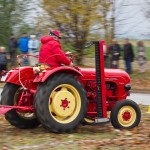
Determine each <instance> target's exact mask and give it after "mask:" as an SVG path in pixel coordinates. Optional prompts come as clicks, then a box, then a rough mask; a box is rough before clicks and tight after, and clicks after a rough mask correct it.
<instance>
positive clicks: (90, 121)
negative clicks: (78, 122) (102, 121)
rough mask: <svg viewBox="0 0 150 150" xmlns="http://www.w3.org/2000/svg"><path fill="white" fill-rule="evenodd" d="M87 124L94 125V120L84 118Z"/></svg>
mask: <svg viewBox="0 0 150 150" xmlns="http://www.w3.org/2000/svg"><path fill="white" fill-rule="evenodd" d="M84 120H85V122H87V123H94V120H92V119H89V118H84Z"/></svg>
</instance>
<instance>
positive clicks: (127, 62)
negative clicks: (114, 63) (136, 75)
mask: <svg viewBox="0 0 150 150" xmlns="http://www.w3.org/2000/svg"><path fill="white" fill-rule="evenodd" d="M125 66H126V72H127V73H128V74H131V73H132V61H131V58H126V59H125Z"/></svg>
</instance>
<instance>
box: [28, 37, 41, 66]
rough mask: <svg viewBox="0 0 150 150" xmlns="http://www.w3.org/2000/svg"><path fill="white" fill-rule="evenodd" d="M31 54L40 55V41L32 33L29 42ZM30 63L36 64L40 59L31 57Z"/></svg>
mask: <svg viewBox="0 0 150 150" xmlns="http://www.w3.org/2000/svg"><path fill="white" fill-rule="evenodd" d="M28 48H29V54H30V55H39V52H38V48H39V41H38V40H37V39H36V36H35V35H30V40H29V43H28ZM29 63H30V65H31V66H34V65H35V64H37V63H38V59H37V58H35V57H31V56H30V57H29Z"/></svg>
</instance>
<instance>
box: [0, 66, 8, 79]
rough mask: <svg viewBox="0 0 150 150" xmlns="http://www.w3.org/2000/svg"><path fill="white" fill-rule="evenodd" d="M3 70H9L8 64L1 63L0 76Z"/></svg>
mask: <svg viewBox="0 0 150 150" xmlns="http://www.w3.org/2000/svg"><path fill="white" fill-rule="evenodd" d="M3 70H7V65H3V64H0V77H1V73H2V71H3Z"/></svg>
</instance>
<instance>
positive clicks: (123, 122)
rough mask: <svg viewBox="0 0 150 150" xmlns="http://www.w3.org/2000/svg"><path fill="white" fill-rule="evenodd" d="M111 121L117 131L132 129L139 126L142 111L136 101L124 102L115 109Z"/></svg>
mask: <svg viewBox="0 0 150 150" xmlns="http://www.w3.org/2000/svg"><path fill="white" fill-rule="evenodd" d="M110 119H111V123H112V125H113V126H114V128H116V129H132V128H134V127H136V126H138V124H139V122H140V120H141V111H140V108H139V106H138V105H137V104H136V103H135V102H134V101H132V100H122V101H119V102H117V103H116V104H115V106H114V107H113V109H112V111H111V114H110Z"/></svg>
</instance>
